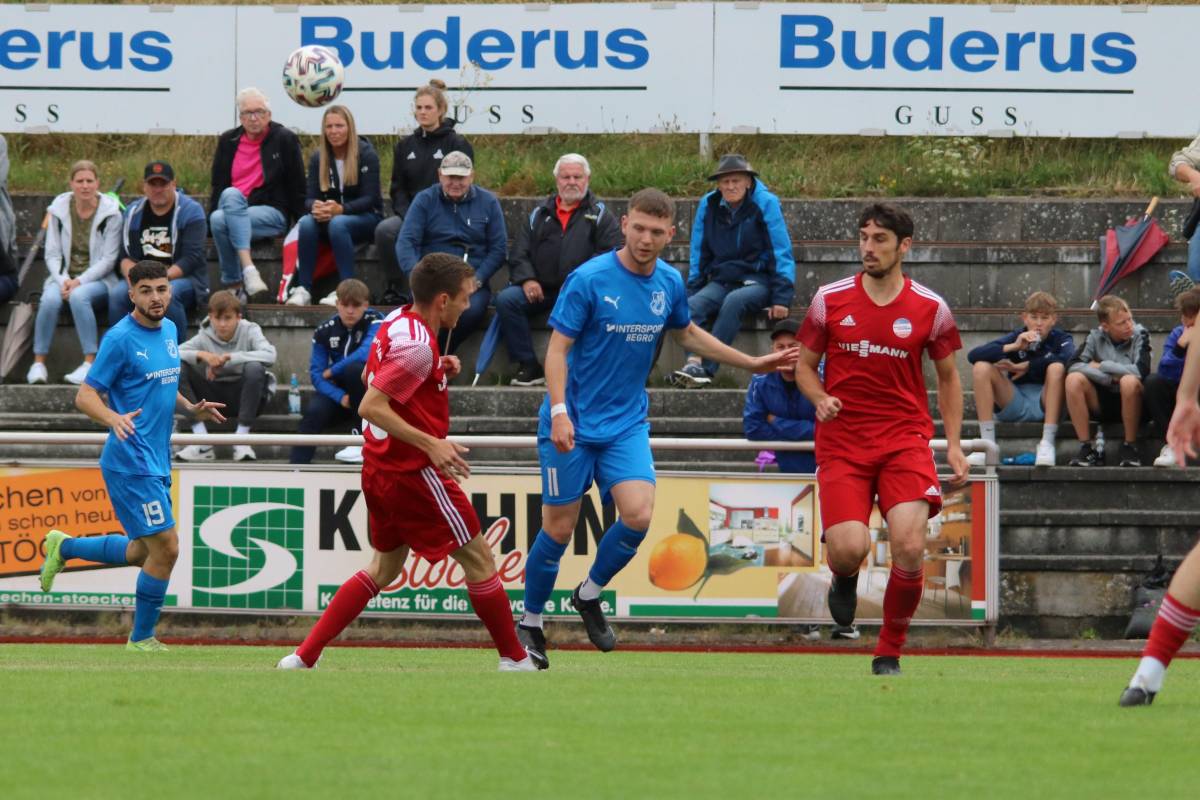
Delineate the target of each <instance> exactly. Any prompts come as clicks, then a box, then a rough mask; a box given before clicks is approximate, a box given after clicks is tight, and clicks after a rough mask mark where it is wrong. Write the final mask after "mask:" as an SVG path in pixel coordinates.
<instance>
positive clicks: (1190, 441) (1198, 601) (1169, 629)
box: [1120, 347, 1200, 706]
mask: <svg viewBox="0 0 1200 800" xmlns="http://www.w3.org/2000/svg"><path fill="white" fill-rule="evenodd" d="M1197 398H1200V347H1189V348H1188V353H1187V359H1186V360H1185V361H1184V362H1183V375H1181V376H1180V381H1179V390H1178V392H1177V393H1176V395H1175V412H1174V413H1173V414H1172V415H1171V424H1170V425H1169V426H1168V427H1167V444H1168V445H1169V446H1170V448H1171V450H1173V451H1174V453H1175V461H1176V463H1178V464H1179V466H1181V467H1186V466H1187V460H1188V459H1189V458H1196V455H1197V453H1196V445H1197V444H1200V403H1198V402H1197ZM1198 622H1200V544H1198V545H1196V546H1195V547H1193V548H1192V550H1191V552H1189V553H1188V554H1187V556H1186V557H1185V558H1184V559H1183V563H1182V564H1180V565H1179V568H1178V569H1177V570H1175V576H1174V577H1173V578H1171V585H1170V586H1168V587H1167V594H1166V597H1164V598H1163V601H1162V605H1161V606H1159V607H1158V616H1157V617H1155V618H1154V625H1153V627H1151V628H1150V638H1149V639H1147V640H1146V647H1145V649H1143V650H1142V660H1141V661H1140V662H1138V667H1137V671H1136V672H1134V673H1133V678H1131V679H1130V681H1129V686H1127V687H1126V688H1125V691H1124V692H1122V693H1121V700H1120V704H1121V705H1122V706H1148V705H1150V704H1151V703H1153V702H1154V697H1155V695H1157V694H1158V693H1159V692H1160V691H1161V690H1162V684H1163V678H1164V677H1166V673H1167V667H1169V666H1170V665H1171V659H1173V658H1174V657H1175V654H1176V653H1178V652H1179V648H1181V647H1183V645H1184V642H1186V641H1187V640H1188V638H1189V637H1190V636H1191V635H1192V631H1194V630H1195V629H1196V623H1198Z"/></svg>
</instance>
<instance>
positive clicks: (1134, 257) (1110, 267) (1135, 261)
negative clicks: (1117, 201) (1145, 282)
mask: <svg viewBox="0 0 1200 800" xmlns="http://www.w3.org/2000/svg"><path fill="white" fill-rule="evenodd" d="M1157 206H1158V198H1157V197H1155V198H1153V199H1152V200H1151V201H1150V205H1148V206H1146V212H1145V213H1144V214H1142V216H1141V218H1140V219H1139V218H1138V217H1130V219H1129V220H1128V221H1126V223H1125V224H1124V225H1122V226H1121V227H1120V228H1109V229H1108V233H1106V234H1105V235H1104V237H1103V238H1102V239H1100V284H1099V285H1098V286H1097V287H1096V296H1095V299H1096V300H1099V299H1100V298H1101V297H1104V295H1106V294H1108V293H1109V292H1111V291H1112V290H1113V287H1114V286H1116V285H1117V283H1119V282H1120V281H1121V279H1122V278H1126V277H1128V276H1130V275H1132V274H1133V273H1135V272H1137V271H1138V270H1139V269H1141V268H1142V265H1144V264H1145V263H1146V262H1147V261H1149V260H1150V259H1151V258H1153V257H1154V255H1155V254H1156V253H1157V252H1158V251H1159V250H1161V249H1163V247H1165V246H1166V244H1167V242H1169V241H1171V239H1170V237H1169V236H1167V234H1166V233H1165V232H1164V231H1163V229H1162V228H1161V227H1159V224H1158V220H1156V219H1154V217H1152V216H1151V215H1152V214H1153V213H1154V209H1155V208H1156V207H1157ZM1095 307H1096V304H1095V303H1094V302H1093V303H1092V308H1095Z"/></svg>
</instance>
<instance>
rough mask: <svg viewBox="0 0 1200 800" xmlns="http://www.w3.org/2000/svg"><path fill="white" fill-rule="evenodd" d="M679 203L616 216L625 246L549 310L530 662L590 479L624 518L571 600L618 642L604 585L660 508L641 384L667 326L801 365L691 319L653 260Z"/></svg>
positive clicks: (577, 277) (761, 368) (538, 652)
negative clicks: (603, 602) (724, 337)
mask: <svg viewBox="0 0 1200 800" xmlns="http://www.w3.org/2000/svg"><path fill="white" fill-rule="evenodd" d="M674 219H675V204H674V203H673V202H672V201H671V198H669V197H667V195H665V194H663V193H662V192H660V191H658V190H657V189H643V190H642V191H640V192H638V193H637V194H635V195H634V196H633V197H632V198H631V199H630V201H629V211H628V213H627V214H626V215H625V216H624V217H623V218H622V219H621V231H622V233H623V234H624V236H625V246H624V247H622V248H621V249H620V250H616V251H613V252H610V253H605V254H603V255H600V256H596V257H595V258H593V259H591V260H590V261H587V262H585V263H584V264H583V265H581V266H580V267H579V268H578V269H576V270H575V271H574V272H572V273H571V274H570V275H569V276H568V277H567V280H566V282H565V283H564V284H563V288H562V291H561V293H560V294H559V296H558V300H557V302H556V303H555V304H554V311H553V312H552V313H551V315H550V326H551V328H553V331H552V332H551V334H550V346H549V348H548V349H547V352H546V388H547V397H546V400H545V402H544V403H543V404H542V409H541V413H540V418H539V421H538V456H539V460H540V461H541V467H542V503H543V506H542V530H541V531H539V532H538V535H537V539H536V540H535V541H534V543H533V547H531V548H530V550H529V557H528V559H527V560H526V566H525V614H524V616H523V617H522V618H521V622H520V624H519V625H518V626H517V634H518V636H519V637H520V639H521V643H522V644H524V645H525V648H526V650H528V651H529V655H530V657H531V658H533V660H534V663H536V664H537V665H538V667H539V668H541V669H546V668H547V667H549V666H550V662H549V660H548V658H547V657H546V639H545V636H544V634H543V631H542V611H543V609H544V608H545V604H546V601H547V600H548V599H549V598H550V593H551V591H552V590H553V589H554V581H555V579H556V578H557V577H558V563H559V559H561V558H562V554H563V552H564V551H565V550H566V547H567V543H568V542H569V541H570V539H571V535H572V534H573V533H574V532H575V523H576V521H577V520H578V518H579V506H580V499H581V498H582V497H583V495H584V494H585V493H586V492H587V491H588V489H589V488H590V487H591V485H592V482H593V481H595V482H596V484H597V485H598V486H599V488H600V495H601V499H602V500H603V502H604V503H606V504H607V503H609V502H614V501H615V502H616V504H617V513H618V515H619V518H618V519H617V521H616V522H615V523H614V524H613V526H612V527H611V528H609V529H608V530H607V531H605V532H604V536H603V537H602V538H601V540H600V546H599V548H598V551H597V553H596V560H595V562H594V563H593V564H592V567H591V570H590V571H589V572H588V578H587V580H586V581H584V582H583V583H581V584H579V586H578V587H576V589H575V591H574V593H573V594H572V598H571V599H572V603H573V604H574V606H575V609H576V610H577V611H578V612H579V615H580V616H581V617H582V618H583V622H584V626H585V627H586V629H587V634H588V638H589V639H591V641H592V644H594V645H595V646H596V647H597V648H598V649H600V650H602V651H606V652H607V651H609V650H612V649H613V648H614V647H615V646H616V643H617V637H616V635H615V634H614V633H613V631H612V628H611V627H609V625H608V621H607V620H606V619H605V618H604V612H603V610H602V609H601V607H600V590H601V589H603V588H604V586H605V585H606V584H608V582H609V581H610V580H612V578H613V576H614V575H616V574H617V573H618V572H619V571H620V570H621V568H622V567H624V566H625V565H626V564H628V563H629V561H630V560H631V559H632V558H633V556H634V554H635V553H636V552H637V548H638V545H639V544H640V543H641V541H642V539H643V538H645V536H646V530H647V529H648V528H649V527H650V518H651V516H652V514H653V512H654V460H653V459H652V458H651V455H650V438H649V436H650V423H649V422H648V421H647V410H648V407H649V398H648V397H647V396H646V379H647V378H648V377H649V375H650V368H651V367H652V366H653V365H654V355H655V352H656V350H657V348H658V343H659V339H660V338H661V337H662V333H663V331H664V330H669V331H670V332H671V334H672V335H673V336H674V337H675V340H676V341H677V342H678V343H679V345H680V346H681V347H683V348H684V349H685V350H687V351H688V352H691V353H696V354H697V355H700V356H702V357H704V358H709V359H712V360H713V361H718V362H720V363H722V364H728V365H730V366H734V367H740V368H742V369H745V370H749V371H751V372H773V371H774V370H775V368H776V367H777V366H779V365H781V364H785V363H795V360H796V357H797V354H798V351H797V350H795V349H792V350H784V351H780V352H772V353H768V354H767V355H764V356H758V357H751V356H748V355H746V354H744V353H741V352H739V351H737V350H734V349H733V348H732V347H729V346H728V345H725V344H722V343H721V342H720V341H719V340H718V339H716V338H715V337H714V336H713V335H712V334H710V333H707V332H706V331H704V330H703V329H702V328H700V327H698V326H696V325H694V324H692V322H691V319H690V317H689V315H688V304H687V292H686V291H685V289H684V283H683V278H682V277H681V276H680V274H679V271H678V270H677V269H675V268H674V267H672V266H671V265H670V264H667V263H666V262H664V261H661V260H659V258H658V255H659V253H661V252H662V250H663V248H664V247H666V246H667V243H668V242H670V241H671V239H672V237H674V235H675V225H674Z"/></svg>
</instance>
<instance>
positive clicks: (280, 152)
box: [208, 87, 306, 302]
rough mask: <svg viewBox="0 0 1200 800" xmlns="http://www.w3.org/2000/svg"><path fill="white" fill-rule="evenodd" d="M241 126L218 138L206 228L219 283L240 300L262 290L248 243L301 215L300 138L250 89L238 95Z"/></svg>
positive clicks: (280, 230)
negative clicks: (218, 268)
mask: <svg viewBox="0 0 1200 800" xmlns="http://www.w3.org/2000/svg"><path fill="white" fill-rule="evenodd" d="M237 109H238V118H239V120H240V121H241V124H240V125H238V126H237V127H236V128H233V129H232V130H228V131H225V132H224V133H222V134H221V135H220V137H218V139H217V152H216V153H215V154H214V155H213V165H212V198H211V199H210V200H209V204H208V212H209V226H210V228H211V229H212V238H213V242H214V243H215V244H216V246H217V255H218V257H219V259H220V261H221V286H222V288H224V289H228V290H230V291H232V292H233V293H234V294H235V295H236V296H237V297H238V299H239V300H242V301H243V302H245V301H246V300H247V299H248V297H250V296H253V295H257V294H261V293H263V292H266V291H267V290H268V289H267V284H266V283H265V282H264V281H263V279H262V276H261V275H259V272H258V268H257V267H255V266H254V261H253V259H252V258H251V257H250V242H251V241H252V240H254V239H266V238H270V237H273V236H281V235H283V234H284V232H286V231H287V229H288V226H289V225H291V224H292V223H293V222H294V221H296V220H298V219H300V217H302V216H304V213H305V211H304V195H305V189H306V185H305V176H304V157H303V155H302V154H301V152H300V139H299V138H298V137H297V136H296V134H294V133H292V131H290V130H288V129H287V128H285V127H284V126H283V125H280V124H279V123H278V122H272V121H271V104H270V102H269V101H268V100H267V96H266V95H265V94H263V93H262V92H261V91H259V90H258V89H255V88H254V87H248V88H246V89H242V90H241V91H240V92H238V94H237Z"/></svg>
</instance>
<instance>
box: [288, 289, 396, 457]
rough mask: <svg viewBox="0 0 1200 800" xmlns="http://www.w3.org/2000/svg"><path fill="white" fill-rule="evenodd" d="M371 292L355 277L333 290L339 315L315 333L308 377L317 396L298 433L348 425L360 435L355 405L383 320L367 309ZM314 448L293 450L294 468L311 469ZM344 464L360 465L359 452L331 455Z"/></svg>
mask: <svg viewBox="0 0 1200 800" xmlns="http://www.w3.org/2000/svg"><path fill="white" fill-rule="evenodd" d="M370 302H371V292H370V290H369V289H367V285H366V284H365V283H363V282H362V281H360V280H358V279H357V278H347V279H346V280H344V281H342V282H341V283H339V284H338V287H337V314H335V315H333V316H332V317H330V318H329V319H327V320H325V321H324V322H322V323H321V324H320V325H318V326H317V329H316V331H314V332H313V338H312V356H311V358H310V359H309V362H308V377H309V379H310V380H311V381H312V385H313V388H315V389H316V390H317V391H316V393H315V394H314V395H313V397H312V399H311V400H309V402H308V408H307V409H305V411H304V416H303V417H302V418H301V420H300V433H321V432H322V431H323V430H325V429H326V428H327V427H328V426H330V425H332V424H334V423H337V424H345V423H347V422H349V423H351V427H352V429H353V432H357V431H360V430H362V422H361V421H360V420H359V416H358V404H359V403H361V402H362V399H363V395H364V394H366V391H367V390H366V387H365V386H363V382H362V372H363V368H364V367H365V366H366V365H367V359H368V358H369V357H370V355H371V342H372V341H373V340H374V339H375V332H376V331H378V330H379V325H380V323H381V322H382V321H383V315H382V314H380V313H379V312H378V311H376V310H375V309H373V308H369V307H368V305H369V303H370ZM315 450H316V448H315V447H299V446H298V447H293V448H292V453H291V458H289V459H288V460H289V461H290V462H291V463H293V464H310V463H312V460H313V453H314V451H315ZM334 458H336V459H337V460H338V461H343V462H345V463H347V464H361V463H362V448H361V447H346V448H343V449H341V450H339V451H338V452H337V454H336V455H334Z"/></svg>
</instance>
